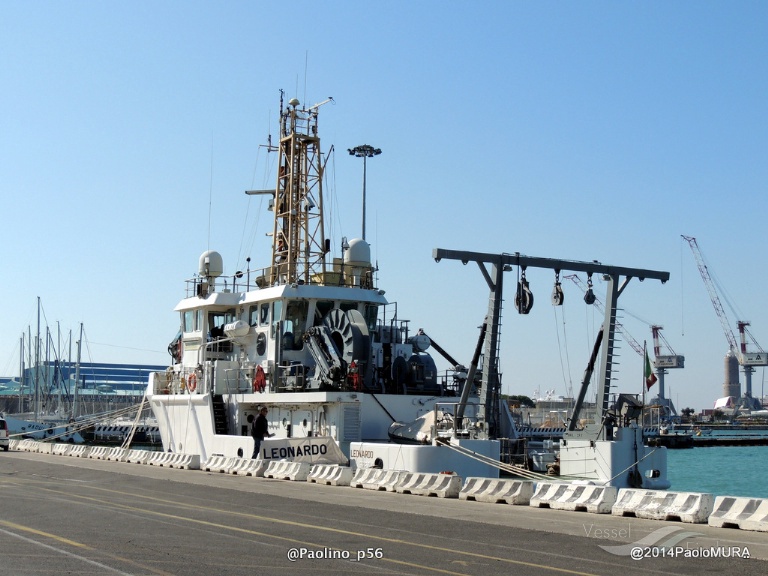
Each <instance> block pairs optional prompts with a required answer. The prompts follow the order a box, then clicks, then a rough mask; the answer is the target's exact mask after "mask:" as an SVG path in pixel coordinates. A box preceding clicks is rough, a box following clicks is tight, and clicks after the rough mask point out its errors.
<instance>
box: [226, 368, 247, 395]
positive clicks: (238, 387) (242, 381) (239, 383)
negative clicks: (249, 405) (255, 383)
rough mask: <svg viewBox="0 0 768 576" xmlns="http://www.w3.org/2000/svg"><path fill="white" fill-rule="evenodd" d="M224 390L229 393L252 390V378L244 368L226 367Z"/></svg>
mask: <svg viewBox="0 0 768 576" xmlns="http://www.w3.org/2000/svg"><path fill="white" fill-rule="evenodd" d="M224 390H225V391H226V393H227V394H242V393H244V392H246V393H247V392H250V391H251V390H252V385H251V379H250V378H249V377H248V374H247V372H246V370H244V369H243V368H225V369H224Z"/></svg>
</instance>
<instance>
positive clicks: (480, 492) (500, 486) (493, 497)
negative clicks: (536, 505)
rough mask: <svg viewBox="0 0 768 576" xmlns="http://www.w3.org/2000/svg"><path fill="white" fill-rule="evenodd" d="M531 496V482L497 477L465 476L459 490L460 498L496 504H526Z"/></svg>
mask: <svg viewBox="0 0 768 576" xmlns="http://www.w3.org/2000/svg"><path fill="white" fill-rule="evenodd" d="M531 496H533V482H526V481H524V480H499V479H498V478H480V477H471V478H467V479H466V481H465V482H464V486H463V487H462V488H461V491H460V492H459V499H460V500H476V501H477V502H490V503H491V504H497V503H501V502H504V503H506V504H518V505H520V504H521V505H527V504H528V503H530V501H531Z"/></svg>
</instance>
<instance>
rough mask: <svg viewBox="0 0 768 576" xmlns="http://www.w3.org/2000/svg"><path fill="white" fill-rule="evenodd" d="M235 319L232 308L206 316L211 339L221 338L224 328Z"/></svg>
mask: <svg viewBox="0 0 768 576" xmlns="http://www.w3.org/2000/svg"><path fill="white" fill-rule="evenodd" d="M236 319H237V316H236V315H235V309H234V308H232V309H230V310H226V311H221V312H211V313H210V314H209V315H208V330H209V332H210V335H211V338H223V337H224V326H225V325H227V324H229V323H230V322H234V321H235V320H236Z"/></svg>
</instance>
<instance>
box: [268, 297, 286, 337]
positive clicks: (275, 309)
mask: <svg viewBox="0 0 768 576" xmlns="http://www.w3.org/2000/svg"><path fill="white" fill-rule="evenodd" d="M282 316H283V301H282V300H275V301H274V302H272V328H271V329H270V330H269V337H270V338H272V339H274V337H275V333H276V332H277V323H278V322H280V319H281V318H282Z"/></svg>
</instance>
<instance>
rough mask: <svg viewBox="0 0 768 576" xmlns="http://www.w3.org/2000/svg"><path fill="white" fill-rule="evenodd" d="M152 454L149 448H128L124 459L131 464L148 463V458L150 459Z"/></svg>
mask: <svg viewBox="0 0 768 576" xmlns="http://www.w3.org/2000/svg"><path fill="white" fill-rule="evenodd" d="M151 455H152V452H150V451H149V450H136V449H132V450H128V451H127V452H126V453H125V458H124V459H123V462H128V463H130V464H146V463H147V460H149V457H150V456H151Z"/></svg>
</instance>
